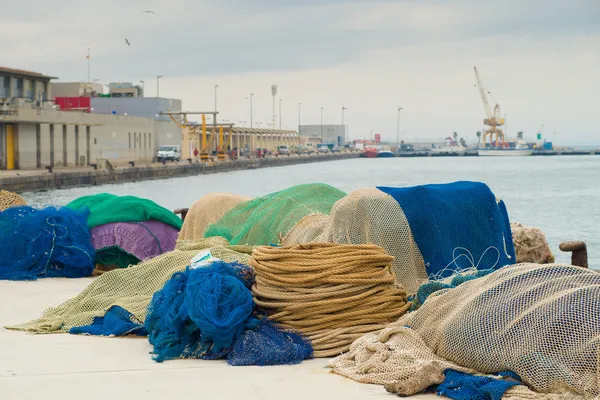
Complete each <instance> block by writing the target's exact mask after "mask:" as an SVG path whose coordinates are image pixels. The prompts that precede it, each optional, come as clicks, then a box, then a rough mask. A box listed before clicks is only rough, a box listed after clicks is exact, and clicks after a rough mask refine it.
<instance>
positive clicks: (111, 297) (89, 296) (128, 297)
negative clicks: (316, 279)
mask: <svg viewBox="0 0 600 400" xmlns="http://www.w3.org/2000/svg"><path fill="white" fill-rule="evenodd" d="M205 249H208V250H210V252H211V254H212V255H213V257H215V258H218V259H221V260H223V261H227V262H232V261H237V262H240V263H243V264H246V265H247V264H248V263H249V260H250V253H251V252H252V248H250V247H243V246H229V243H228V242H227V241H226V240H225V239H223V238H216V237H215V238H210V239H203V240H200V241H197V242H182V243H179V244H178V248H177V249H176V250H174V251H171V252H169V253H165V254H163V255H160V256H158V257H156V258H153V259H151V260H149V261H144V262H142V263H140V264H138V265H135V266H133V267H130V268H127V269H117V270H113V271H110V272H106V273H104V274H102V275H101V276H99V277H98V278H97V279H96V280H95V281H94V282H92V283H91V284H90V285H89V286H88V287H87V288H85V289H84V290H83V291H82V292H81V293H80V294H79V295H77V296H75V297H74V298H72V299H70V300H67V301H66V302H64V303H63V304H61V305H59V306H58V307H53V308H49V309H48V310H46V311H45V312H44V314H43V315H42V316H41V317H40V318H38V319H36V320H34V321H31V322H28V323H25V324H22V325H17V326H9V327H6V328H8V329H15V330H26V331H30V332H35V333H59V332H68V331H69V329H71V328H73V327H76V326H84V325H89V324H91V323H92V321H93V318H94V317H96V316H101V315H104V313H105V312H106V311H107V310H108V309H109V308H110V307H112V306H121V307H122V308H124V309H126V310H127V311H129V312H130V313H132V314H133V315H134V316H135V317H136V318H137V319H138V320H140V321H144V320H145V318H146V308H147V307H148V304H149V303H150V300H151V298H152V295H153V294H154V292H156V291H157V290H159V289H161V288H162V287H163V285H164V284H165V282H166V281H167V280H168V279H169V278H170V277H171V276H172V275H173V274H174V273H175V272H178V271H182V270H184V269H185V268H186V267H187V266H188V265H189V262H190V260H191V259H192V257H194V256H195V255H196V254H198V252H199V251H200V250H205Z"/></svg>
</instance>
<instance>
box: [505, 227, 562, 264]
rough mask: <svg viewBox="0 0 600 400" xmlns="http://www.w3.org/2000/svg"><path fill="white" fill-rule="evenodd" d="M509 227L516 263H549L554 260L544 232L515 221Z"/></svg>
mask: <svg viewBox="0 0 600 400" xmlns="http://www.w3.org/2000/svg"><path fill="white" fill-rule="evenodd" d="M510 229H511V231H512V238H513V243H514V245H515V252H516V254H517V262H518V263H526V262H528V263H536V264H549V263H553V262H554V255H553V254H552V250H550V246H549V245H548V241H546V235H544V232H542V231H541V230H540V229H538V228H531V227H528V226H525V225H523V224H519V223H516V222H513V223H511V224H510Z"/></svg>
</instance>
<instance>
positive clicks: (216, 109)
mask: <svg viewBox="0 0 600 400" xmlns="http://www.w3.org/2000/svg"><path fill="white" fill-rule="evenodd" d="M218 87H219V85H215V111H219V109H218V108H217V88H218Z"/></svg>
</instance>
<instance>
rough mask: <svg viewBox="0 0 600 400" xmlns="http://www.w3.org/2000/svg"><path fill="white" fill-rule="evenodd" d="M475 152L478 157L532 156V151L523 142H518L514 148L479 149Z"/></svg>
mask: <svg viewBox="0 0 600 400" xmlns="http://www.w3.org/2000/svg"><path fill="white" fill-rule="evenodd" d="M477 152H478V153H479V155H480V156H502V157H506V156H508V157H523V156H530V155H532V154H533V149H530V148H529V147H528V146H527V144H526V143H525V142H524V141H519V142H517V144H516V145H515V147H514V148H510V147H491V148H487V149H479V150H478V151H477Z"/></svg>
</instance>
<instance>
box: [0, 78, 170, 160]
mask: <svg viewBox="0 0 600 400" xmlns="http://www.w3.org/2000/svg"><path fill="white" fill-rule="evenodd" d="M0 74H1V75H0V90H1V93H0V169H39V168H45V167H47V166H51V167H67V166H68V167H71V166H86V165H90V164H94V163H97V162H98V160H100V161H102V160H108V161H110V162H111V163H112V164H113V165H119V164H127V163H128V162H131V161H134V162H151V161H152V160H153V159H154V157H155V154H156V150H157V149H158V147H159V146H161V145H163V144H181V143H182V132H181V129H180V128H179V126H178V125H177V124H175V123H174V122H172V121H170V120H160V119H158V118H154V117H152V118H147V117H142V116H132V115H124V114H117V115H113V114H91V113H88V112H85V111H60V110H58V109H57V108H55V107H54V105H53V104H52V102H47V101H46V102H44V101H42V102H40V101H39V100H38V99H37V98H38V97H39V98H42V99H46V98H49V97H50V96H51V85H50V84H49V81H50V80H51V79H55V78H53V77H49V76H46V75H42V74H37V73H34V72H28V71H22V70H12V69H7V68H0ZM6 82H8V85H9V86H8V87H7V86H6ZM74 87H75V86H73V87H71V89H73V88H74ZM25 95H27V96H25ZM2 96H4V97H2ZM18 96H21V97H18ZM50 98H51V97H50ZM123 100H125V99H123ZM129 100H140V99H129Z"/></svg>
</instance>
